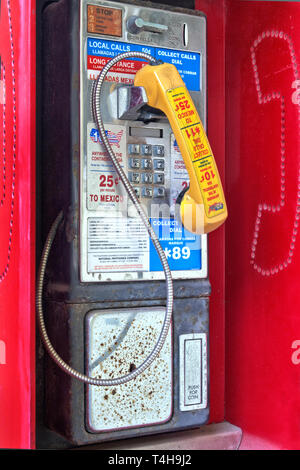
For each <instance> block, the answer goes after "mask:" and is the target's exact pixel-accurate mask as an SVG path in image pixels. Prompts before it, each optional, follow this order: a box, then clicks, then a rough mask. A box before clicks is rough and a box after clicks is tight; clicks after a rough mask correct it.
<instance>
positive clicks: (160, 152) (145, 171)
mask: <svg viewBox="0 0 300 470" xmlns="http://www.w3.org/2000/svg"><path fill="white" fill-rule="evenodd" d="M128 153H129V159H128V163H129V165H128V166H129V169H131V170H133V171H129V172H128V177H129V181H130V182H131V183H132V184H133V185H134V191H135V193H136V195H137V197H138V198H140V197H141V198H147V199H152V198H153V197H154V198H164V197H165V195H166V194H165V193H166V192H165V188H164V186H163V185H164V184H165V174H164V170H165V160H164V158H153V159H152V155H153V156H157V157H164V155H165V148H164V146H163V145H150V144H135V143H131V144H129V145H128ZM136 185H141V186H136Z"/></svg>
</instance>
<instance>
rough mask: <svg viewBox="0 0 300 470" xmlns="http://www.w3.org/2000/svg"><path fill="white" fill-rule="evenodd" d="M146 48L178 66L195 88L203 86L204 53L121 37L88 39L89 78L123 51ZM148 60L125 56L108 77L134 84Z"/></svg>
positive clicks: (149, 52)
mask: <svg viewBox="0 0 300 470" xmlns="http://www.w3.org/2000/svg"><path fill="white" fill-rule="evenodd" d="M133 51H138V52H144V53H146V54H150V55H151V56H152V57H154V58H155V59H158V60H162V61H163V62H166V63H168V64H173V65H175V66H176V67H177V70H178V72H179V73H180V75H181V78H182V80H183V81H184V82H185V85H186V86H187V88H188V89H189V90H191V91H199V90H200V87H201V85H200V84H201V54H199V53H197V52H190V51H180V50H174V49H166V48H160V47H151V46H145V45H140V44H131V43H127V42H121V41H109V40H105V39H99V38H88V39H87V73H88V78H89V79H91V80H95V79H96V78H97V76H98V74H99V72H100V71H101V70H102V68H103V67H104V66H105V65H106V64H107V62H108V61H109V60H110V59H112V58H113V57H115V56H116V55H118V54H121V53H122V52H133ZM145 64H147V62H146V61H144V60H142V59H138V58H135V59H131V58H128V59H126V60H121V61H120V62H118V63H117V64H116V65H115V66H114V67H112V69H111V71H110V72H109V73H108V74H107V77H106V80H107V81H111V82H116V83H124V84H133V81H134V77H135V74H136V72H137V71H138V70H139V69H140V68H142V67H143V66H144V65H145Z"/></svg>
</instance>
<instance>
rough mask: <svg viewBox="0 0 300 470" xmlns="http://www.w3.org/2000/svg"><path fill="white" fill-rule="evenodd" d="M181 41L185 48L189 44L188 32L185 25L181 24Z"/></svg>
mask: <svg viewBox="0 0 300 470" xmlns="http://www.w3.org/2000/svg"><path fill="white" fill-rule="evenodd" d="M182 40H183V45H184V46H187V45H188V42H189V31H188V25H187V23H183V29H182Z"/></svg>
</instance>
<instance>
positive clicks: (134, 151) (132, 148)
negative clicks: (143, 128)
mask: <svg viewBox="0 0 300 470" xmlns="http://www.w3.org/2000/svg"><path fill="white" fill-rule="evenodd" d="M128 153H130V155H138V154H139V153H140V146H139V145H138V144H129V145H128Z"/></svg>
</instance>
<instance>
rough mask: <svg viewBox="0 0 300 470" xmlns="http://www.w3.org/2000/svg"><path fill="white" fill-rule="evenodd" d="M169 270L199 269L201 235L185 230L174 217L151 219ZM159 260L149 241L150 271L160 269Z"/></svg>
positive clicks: (200, 265)
mask: <svg viewBox="0 0 300 470" xmlns="http://www.w3.org/2000/svg"><path fill="white" fill-rule="evenodd" d="M151 225H152V227H153V229H154V231H155V233H156V235H157V236H158V238H159V241H160V244H161V246H162V248H163V250H164V252H165V255H166V257H167V260H168V262H169V266H170V268H171V271H188V270H192V269H196V270H201V268H202V262H201V258H202V257H201V237H200V236H199V235H195V234H193V233H191V232H189V231H188V230H186V229H185V228H184V227H183V226H182V224H181V223H180V222H178V221H177V220H176V219H173V218H172V219H151ZM162 270H163V268H162V265H161V261H160V259H159V256H158V254H157V252H156V250H155V247H154V245H153V243H152V241H150V271H162Z"/></svg>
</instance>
